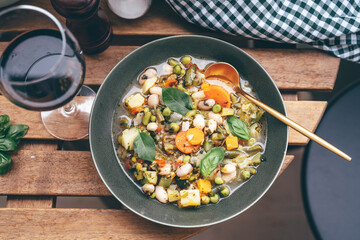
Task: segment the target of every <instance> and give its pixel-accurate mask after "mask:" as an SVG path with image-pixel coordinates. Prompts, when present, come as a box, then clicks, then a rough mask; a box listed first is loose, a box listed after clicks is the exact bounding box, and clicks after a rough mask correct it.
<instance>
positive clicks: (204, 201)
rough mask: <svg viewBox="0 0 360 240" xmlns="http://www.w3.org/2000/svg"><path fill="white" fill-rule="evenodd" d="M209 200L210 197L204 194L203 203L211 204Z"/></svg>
mask: <svg viewBox="0 0 360 240" xmlns="http://www.w3.org/2000/svg"><path fill="white" fill-rule="evenodd" d="M209 202H210V198H209V197H208V196H206V195H204V196H202V197H201V204H204V205H206V204H209Z"/></svg>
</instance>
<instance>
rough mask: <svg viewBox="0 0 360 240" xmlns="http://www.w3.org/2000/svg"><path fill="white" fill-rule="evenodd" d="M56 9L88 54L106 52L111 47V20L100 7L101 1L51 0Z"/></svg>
mask: <svg viewBox="0 0 360 240" xmlns="http://www.w3.org/2000/svg"><path fill="white" fill-rule="evenodd" d="M51 4H52V6H53V7H54V9H55V10H56V11H57V12H58V13H59V14H60V15H62V16H63V17H65V18H66V26H67V27H68V29H69V30H70V31H71V32H72V33H73V34H74V35H75V37H76V38H77V40H78V42H79V44H80V46H81V49H82V50H83V51H84V53H86V54H94V53H99V52H102V51H104V50H105V49H106V48H107V47H109V45H110V41H111V37H112V30H111V25H110V21H109V18H108V17H107V16H106V14H105V12H104V11H103V10H102V9H101V8H100V7H99V4H100V0H76V1H74V0H51Z"/></svg>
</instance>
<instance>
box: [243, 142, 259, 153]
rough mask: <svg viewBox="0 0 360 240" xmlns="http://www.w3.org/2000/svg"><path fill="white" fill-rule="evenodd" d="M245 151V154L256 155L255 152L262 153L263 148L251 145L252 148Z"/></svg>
mask: <svg viewBox="0 0 360 240" xmlns="http://www.w3.org/2000/svg"><path fill="white" fill-rule="evenodd" d="M245 151H246V152H247V153H257V152H262V151H263V148H262V146H260V145H258V144H257V145H253V146H251V147H249V148H247V149H245Z"/></svg>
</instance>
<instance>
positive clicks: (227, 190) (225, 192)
mask: <svg viewBox="0 0 360 240" xmlns="http://www.w3.org/2000/svg"><path fill="white" fill-rule="evenodd" d="M229 194H230V189H229V188H228V187H224V188H223V189H222V190H221V191H220V195H221V196H222V197H227V196H229Z"/></svg>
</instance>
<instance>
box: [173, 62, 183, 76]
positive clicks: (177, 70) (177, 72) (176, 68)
mask: <svg viewBox="0 0 360 240" xmlns="http://www.w3.org/2000/svg"><path fill="white" fill-rule="evenodd" d="M173 71H174V73H175V74H178V75H179V74H181V67H180V65H179V64H178V65H176V66H175V67H174V70H173Z"/></svg>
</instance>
